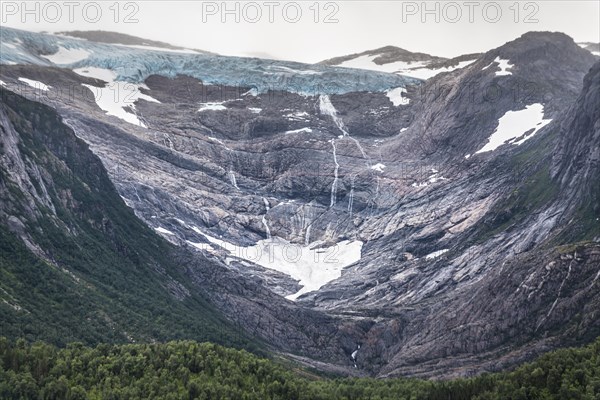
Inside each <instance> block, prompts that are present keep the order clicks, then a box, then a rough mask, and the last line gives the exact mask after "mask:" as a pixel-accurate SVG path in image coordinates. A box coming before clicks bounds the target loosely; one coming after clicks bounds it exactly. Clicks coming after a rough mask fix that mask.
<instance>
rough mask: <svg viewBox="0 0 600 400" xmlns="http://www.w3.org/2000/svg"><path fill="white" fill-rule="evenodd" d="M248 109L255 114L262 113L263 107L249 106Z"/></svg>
mask: <svg viewBox="0 0 600 400" xmlns="http://www.w3.org/2000/svg"><path fill="white" fill-rule="evenodd" d="M248 110H249V111H250V112H252V113H254V114H260V112H261V111H262V108H256V107H249V108H248Z"/></svg>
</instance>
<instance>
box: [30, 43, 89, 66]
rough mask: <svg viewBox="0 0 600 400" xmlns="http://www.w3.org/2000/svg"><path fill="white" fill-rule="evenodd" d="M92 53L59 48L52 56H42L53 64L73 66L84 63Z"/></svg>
mask: <svg viewBox="0 0 600 400" xmlns="http://www.w3.org/2000/svg"><path fill="white" fill-rule="evenodd" d="M90 54H91V53H90V52H89V51H87V50H83V49H66V48H64V47H61V46H58V51H57V52H56V53H54V54H51V55H46V56H42V57H43V58H45V59H47V60H48V61H50V62H51V63H53V64H72V63H76V62H78V61H83V60H85V59H87V58H88V57H89V56H90Z"/></svg>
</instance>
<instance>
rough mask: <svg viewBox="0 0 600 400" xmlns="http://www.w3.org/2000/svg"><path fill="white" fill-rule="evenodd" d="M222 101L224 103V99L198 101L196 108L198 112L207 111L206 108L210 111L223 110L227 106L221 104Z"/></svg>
mask: <svg viewBox="0 0 600 400" xmlns="http://www.w3.org/2000/svg"><path fill="white" fill-rule="evenodd" d="M223 103H225V102H224V101H222V102H214V103H200V104H201V105H200V108H199V109H198V112H201V111H207V110H212V111H223V110H227V107H225V106H224V105H223Z"/></svg>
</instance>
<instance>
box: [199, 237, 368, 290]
mask: <svg viewBox="0 0 600 400" xmlns="http://www.w3.org/2000/svg"><path fill="white" fill-rule="evenodd" d="M192 229H193V230H194V231H195V232H196V233H199V234H201V235H203V236H204V237H205V238H206V239H207V240H208V241H209V243H211V244H213V245H216V246H219V247H221V248H223V249H224V250H226V251H227V252H229V253H230V254H231V256H233V257H236V258H241V259H243V260H246V261H250V262H252V263H255V264H258V265H261V266H263V267H265V268H269V269H273V270H276V271H279V272H282V273H284V274H286V275H289V276H290V277H292V278H293V279H297V280H299V281H300V282H299V283H300V285H301V286H302V288H301V289H300V290H299V291H298V292H296V293H294V294H291V295H289V296H287V297H286V298H287V299H288V300H296V299H297V298H298V297H299V296H300V295H302V294H304V293H308V292H312V291H315V290H318V289H320V288H321V287H322V286H323V285H325V284H326V283H328V282H331V281H333V280H335V279H338V278H339V277H340V276H342V270H343V269H344V268H345V267H347V266H349V265H351V264H354V263H356V262H357V261H359V260H360V259H361V251H362V246H363V242H361V241H350V240H345V241H342V242H339V243H337V244H335V245H333V246H325V243H324V242H321V241H317V242H313V243H312V244H310V245H308V246H306V245H298V244H293V243H290V242H288V241H287V240H285V239H282V238H278V237H273V238H271V239H267V240H260V241H258V242H257V243H256V244H255V245H253V246H248V247H243V246H237V245H235V244H232V243H229V242H227V241H224V240H222V239H218V238H215V237H212V236H210V235H208V234H206V233H204V232H202V231H201V230H200V229H198V228H197V227H193V228H192ZM191 244H192V245H193V246H195V247H197V248H200V247H203V246H204V248H203V250H205V249H206V248H205V247H206V245H203V244H201V243H196V244H194V243H191Z"/></svg>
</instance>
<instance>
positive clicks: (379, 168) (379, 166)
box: [371, 163, 385, 172]
mask: <svg viewBox="0 0 600 400" xmlns="http://www.w3.org/2000/svg"><path fill="white" fill-rule="evenodd" d="M384 168H385V165H383V164H381V163H377V164H375V165H373V166H371V169H372V170H375V171H377V172H383V169H384Z"/></svg>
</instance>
